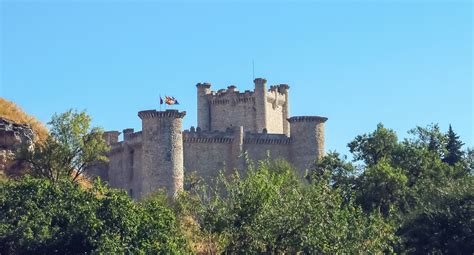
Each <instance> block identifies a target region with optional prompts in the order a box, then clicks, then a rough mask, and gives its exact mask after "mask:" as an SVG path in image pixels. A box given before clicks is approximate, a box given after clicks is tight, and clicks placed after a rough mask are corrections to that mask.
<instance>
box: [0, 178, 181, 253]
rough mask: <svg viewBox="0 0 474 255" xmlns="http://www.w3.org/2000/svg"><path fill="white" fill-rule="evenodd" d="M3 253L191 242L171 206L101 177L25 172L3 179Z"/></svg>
mask: <svg viewBox="0 0 474 255" xmlns="http://www.w3.org/2000/svg"><path fill="white" fill-rule="evenodd" d="M0 185H1V186H0V253H2V254H10V253H15V254H24V253H35V254H52V253H56V254H76V253H90V252H93V251H97V252H104V253H138V252H142V251H146V252H151V253H159V252H164V253H180V252H182V251H185V250H186V249H185V248H186V243H185V241H184V239H183V238H182V236H181V235H180V233H179V231H178V228H177V225H176V220H175V217H174V214H173V212H172V211H171V209H169V208H168V207H167V205H166V204H164V203H161V202H159V201H150V202H147V203H143V204H141V203H135V202H133V201H132V200H131V199H130V198H129V197H128V196H127V194H126V193H125V192H123V191H120V190H114V189H109V188H107V187H105V186H102V185H101V184H100V182H99V183H98V184H96V185H95V187H94V188H93V189H91V190H84V189H82V188H81V187H80V186H79V185H78V184H76V183H72V182H71V181H70V180H60V181H58V182H57V183H52V182H51V181H50V180H47V179H35V178H31V177H25V178H23V179H21V180H18V181H14V180H10V181H8V182H6V183H2V184H0Z"/></svg>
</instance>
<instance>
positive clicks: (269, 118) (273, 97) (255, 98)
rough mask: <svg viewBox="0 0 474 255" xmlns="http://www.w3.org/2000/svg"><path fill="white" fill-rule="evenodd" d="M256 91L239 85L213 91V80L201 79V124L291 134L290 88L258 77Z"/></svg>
mask: <svg viewBox="0 0 474 255" xmlns="http://www.w3.org/2000/svg"><path fill="white" fill-rule="evenodd" d="M254 83H255V88H254V91H250V90H246V91H244V92H239V91H238V90H237V87H235V86H229V87H228V88H227V89H221V90H218V91H212V90H211V89H210V88H211V84H210V83H198V84H197V85H196V87H197V90H198V127H200V128H201V129H202V130H204V131H212V130H218V131H225V130H226V129H227V128H229V127H238V126H243V127H244V132H254V133H258V132H262V131H263V129H266V130H267V131H268V132H270V133H278V134H287V135H288V134H289V125H288V122H287V121H286V119H287V118H288V89H289V86H288V85H286V84H281V85H277V86H271V87H270V89H267V85H266V83H267V81H266V80H265V79H261V78H258V79H255V81H254Z"/></svg>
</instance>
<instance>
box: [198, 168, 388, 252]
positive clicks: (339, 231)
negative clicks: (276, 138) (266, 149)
mask: <svg viewBox="0 0 474 255" xmlns="http://www.w3.org/2000/svg"><path fill="white" fill-rule="evenodd" d="M219 184H220V187H222V190H219V191H217V192H215V193H213V195H212V196H211V199H210V200H207V202H204V203H202V204H201V208H200V209H197V210H196V211H195V214H196V218H197V219H198V222H199V224H200V225H201V227H202V228H204V229H205V230H206V231H208V232H211V233H213V234H217V235H219V236H220V238H219V239H220V240H221V241H222V242H221V247H222V250H223V251H224V252H227V253H298V252H303V253H306V254H313V253H358V252H373V253H377V252H383V251H388V250H390V246H391V241H393V240H395V236H394V230H393V228H392V225H391V224H389V223H387V222H386V221H385V220H384V218H383V217H382V216H381V215H380V214H379V213H376V212H374V213H370V214H366V213H365V212H364V211H362V210H361V208H359V207H358V206H356V205H355V204H354V203H353V202H352V201H346V200H345V198H344V197H343V196H342V195H341V191H340V190H338V189H335V188H333V187H331V186H330V185H329V184H328V183H326V182H315V183H313V184H312V185H307V184H306V185H305V184H303V183H301V182H300V181H299V179H298V178H296V175H295V173H294V170H293V169H292V168H291V167H289V165H288V164H282V163H281V162H280V163H278V162H272V161H262V162H260V163H259V164H258V166H257V167H256V168H255V169H250V170H248V172H247V174H246V176H245V177H241V176H240V175H238V174H236V175H234V176H233V177H232V178H230V179H228V178H225V177H224V176H221V179H220V180H219ZM201 201H206V199H201Z"/></svg>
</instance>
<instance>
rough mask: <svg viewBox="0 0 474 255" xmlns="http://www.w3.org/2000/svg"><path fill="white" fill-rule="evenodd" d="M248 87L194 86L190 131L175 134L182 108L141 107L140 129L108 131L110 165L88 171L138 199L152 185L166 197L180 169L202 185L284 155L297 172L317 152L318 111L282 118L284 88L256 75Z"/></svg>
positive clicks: (320, 146)
mask: <svg viewBox="0 0 474 255" xmlns="http://www.w3.org/2000/svg"><path fill="white" fill-rule="evenodd" d="M254 85H255V88H254V90H253V91H244V92H239V91H238V90H237V88H236V87H235V86H229V87H228V88H227V89H221V90H218V91H212V90H211V84H209V83H198V84H197V85H196V87H197V113H198V125H197V128H195V127H191V128H190V129H189V130H184V131H182V120H183V118H184V117H185V115H186V112H180V111H178V110H166V111H156V110H148V111H141V112H139V113H138V116H139V117H140V119H141V120H142V131H139V132H134V130H133V129H125V130H123V137H124V139H123V141H119V139H118V137H119V135H120V132H118V131H108V132H105V134H104V136H105V139H106V141H107V142H108V143H109V144H110V145H111V148H112V149H111V151H110V152H109V155H108V156H109V162H108V163H104V164H98V165H97V166H95V167H94V168H92V169H89V170H88V173H89V174H90V175H93V176H100V177H101V178H102V179H103V180H106V181H108V182H109V184H110V185H111V186H112V187H117V188H123V189H125V190H127V191H128V192H129V194H130V195H131V196H132V197H133V198H135V199H140V198H143V197H144V196H146V195H147V194H150V193H151V192H153V191H155V190H157V189H165V190H166V191H167V192H168V194H169V195H173V194H175V193H176V192H178V191H180V190H182V189H183V179H184V175H185V174H186V173H190V172H196V173H197V175H199V176H200V177H202V178H203V179H204V180H206V181H207V182H208V183H212V180H213V179H215V177H217V175H218V173H219V172H220V171H224V172H225V173H227V174H230V173H231V172H233V171H235V170H239V171H244V170H245V169H246V163H247V161H246V159H245V158H246V157H245V156H244V155H247V157H248V158H250V159H251V160H255V161H257V160H263V159H266V158H267V157H268V155H270V156H271V157H272V158H274V159H276V158H280V159H285V160H287V161H288V162H290V163H291V164H292V165H293V166H294V167H295V169H297V171H298V172H299V174H300V175H301V176H303V174H304V172H305V170H306V169H307V167H308V166H309V165H310V164H311V163H312V162H314V160H316V159H317V158H318V157H321V156H322V155H323V154H324V123H325V122H326V120H327V118H324V117H319V116H297V117H289V101H288V98H289V88H290V87H289V86H288V85H286V84H280V85H275V86H270V88H269V89H268V88H267V81H266V80H265V79H263V78H257V79H255V80H254Z"/></svg>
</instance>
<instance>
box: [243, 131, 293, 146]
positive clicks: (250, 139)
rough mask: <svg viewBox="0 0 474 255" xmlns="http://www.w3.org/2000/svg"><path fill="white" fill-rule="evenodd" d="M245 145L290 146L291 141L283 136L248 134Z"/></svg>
mask: <svg viewBox="0 0 474 255" xmlns="http://www.w3.org/2000/svg"><path fill="white" fill-rule="evenodd" d="M244 143H245V144H290V143H291V139H290V138H289V137H288V136H286V135H283V134H265V133H262V134H256V133H246V134H245V137H244Z"/></svg>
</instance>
